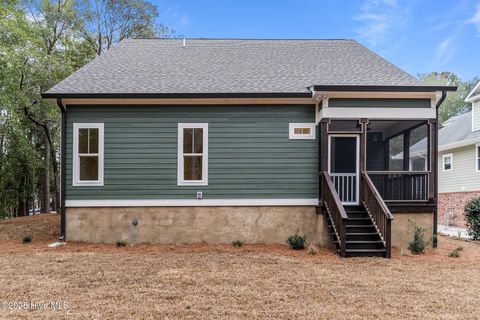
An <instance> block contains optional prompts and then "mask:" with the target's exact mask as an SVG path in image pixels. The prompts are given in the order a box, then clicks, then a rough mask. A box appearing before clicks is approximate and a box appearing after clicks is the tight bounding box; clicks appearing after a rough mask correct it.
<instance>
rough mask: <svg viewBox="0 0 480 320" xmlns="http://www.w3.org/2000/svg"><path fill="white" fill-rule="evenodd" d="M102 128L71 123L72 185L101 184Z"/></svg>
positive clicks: (101, 126)
mask: <svg viewBox="0 0 480 320" xmlns="http://www.w3.org/2000/svg"><path fill="white" fill-rule="evenodd" d="M103 128H104V127H103V123H74V124H73V186H103Z"/></svg>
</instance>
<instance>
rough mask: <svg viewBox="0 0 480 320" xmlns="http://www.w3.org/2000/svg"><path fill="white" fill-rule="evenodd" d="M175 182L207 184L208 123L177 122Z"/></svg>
mask: <svg viewBox="0 0 480 320" xmlns="http://www.w3.org/2000/svg"><path fill="white" fill-rule="evenodd" d="M177 184H178V185H179V186H206V185H208V123H179V124H178V181H177Z"/></svg>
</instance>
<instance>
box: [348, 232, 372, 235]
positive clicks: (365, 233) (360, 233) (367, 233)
mask: <svg viewBox="0 0 480 320" xmlns="http://www.w3.org/2000/svg"><path fill="white" fill-rule="evenodd" d="M345 235H347V236H373V235H378V232H358V233H357V232H356V233H352V232H347V233H345Z"/></svg>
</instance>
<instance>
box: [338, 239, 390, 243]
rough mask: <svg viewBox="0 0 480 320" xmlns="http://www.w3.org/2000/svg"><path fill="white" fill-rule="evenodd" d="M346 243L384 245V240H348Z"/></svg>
mask: <svg viewBox="0 0 480 320" xmlns="http://www.w3.org/2000/svg"><path fill="white" fill-rule="evenodd" d="M345 242H346V243H383V241H382V240H351V241H350V240H347V241H345Z"/></svg>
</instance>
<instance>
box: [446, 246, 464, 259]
mask: <svg viewBox="0 0 480 320" xmlns="http://www.w3.org/2000/svg"><path fill="white" fill-rule="evenodd" d="M462 250H463V247H458V248H456V249H455V250H453V251H451V252H449V253H448V256H449V257H450V258H458V257H460V251H462Z"/></svg>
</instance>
